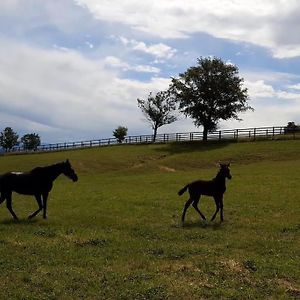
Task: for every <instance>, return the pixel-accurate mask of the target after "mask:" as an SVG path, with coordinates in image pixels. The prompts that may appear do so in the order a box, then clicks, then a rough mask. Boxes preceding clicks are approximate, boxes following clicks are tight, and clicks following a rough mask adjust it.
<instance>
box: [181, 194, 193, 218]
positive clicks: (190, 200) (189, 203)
mask: <svg viewBox="0 0 300 300" xmlns="http://www.w3.org/2000/svg"><path fill="white" fill-rule="evenodd" d="M192 202H193V199H192V198H190V199H189V200H188V201H186V203H185V205H184V208H183V212H182V216H181V222H182V223H183V222H184V218H185V213H186V210H187V209H188V208H189V206H190V205H191V204H192Z"/></svg>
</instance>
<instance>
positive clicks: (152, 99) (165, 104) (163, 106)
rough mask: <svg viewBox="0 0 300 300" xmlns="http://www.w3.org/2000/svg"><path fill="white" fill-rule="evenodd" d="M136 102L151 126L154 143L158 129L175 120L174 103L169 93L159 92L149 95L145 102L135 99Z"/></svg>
mask: <svg viewBox="0 0 300 300" xmlns="http://www.w3.org/2000/svg"><path fill="white" fill-rule="evenodd" d="M137 102H138V107H139V108H140V109H141V110H142V112H143V114H144V116H145V117H146V119H147V121H148V122H149V123H150V124H151V126H152V129H153V141H154V142H155V140H156V135H157V130H158V128H159V127H161V126H163V125H166V124H171V123H173V122H175V121H176V120H177V118H176V116H175V115H174V114H173V112H174V111H175V109H176V105H175V101H174V99H173V97H172V96H171V94H170V93H169V91H161V92H158V93H157V94H156V95H152V93H150V94H149V96H148V98H147V99H146V100H143V99H137Z"/></svg>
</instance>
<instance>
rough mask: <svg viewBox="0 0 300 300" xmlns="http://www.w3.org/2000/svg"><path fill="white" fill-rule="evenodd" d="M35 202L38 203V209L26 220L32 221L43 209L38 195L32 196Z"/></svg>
mask: <svg viewBox="0 0 300 300" xmlns="http://www.w3.org/2000/svg"><path fill="white" fill-rule="evenodd" d="M34 196H35V199H36V202H37V203H38V206H39V209H38V210H36V211H35V212H34V213H32V214H31V215H30V216H29V217H28V219H32V218H33V217H35V216H36V215H37V214H38V213H39V212H40V211H41V210H42V209H43V204H42V198H41V195H40V194H37V195H34Z"/></svg>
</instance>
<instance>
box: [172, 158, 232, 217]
mask: <svg viewBox="0 0 300 300" xmlns="http://www.w3.org/2000/svg"><path fill="white" fill-rule="evenodd" d="M229 166H230V164H220V170H219V172H218V174H217V176H216V177H215V178H214V179H212V180H209V181H205V180H197V181H194V182H192V183H189V184H187V185H186V186H185V187H183V188H182V189H181V190H180V191H179V192H178V195H179V196H181V195H182V194H183V193H184V192H185V191H186V190H187V189H188V190H189V194H190V198H189V199H188V201H187V202H186V204H185V206H184V209H183V213H182V217H181V221H182V222H184V218H185V213H186V210H187V209H188V207H189V206H190V205H191V204H192V203H193V207H194V208H195V210H196V211H197V212H198V213H199V215H200V216H201V218H202V219H203V220H206V219H205V216H204V215H203V214H202V212H201V211H200V209H199V208H198V203H199V200H200V197H201V195H206V196H211V197H213V198H214V200H215V203H216V212H215V213H214V215H213V216H212V218H211V221H213V220H214V219H215V217H216V215H217V213H218V212H219V210H221V222H222V221H223V220H224V217H223V194H224V193H225V191H226V185H225V183H226V178H228V179H231V174H230V169H229Z"/></svg>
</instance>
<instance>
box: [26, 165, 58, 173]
mask: <svg viewBox="0 0 300 300" xmlns="http://www.w3.org/2000/svg"><path fill="white" fill-rule="evenodd" d="M62 164H63V163H56V164H53V165H49V166H44V167H35V168H34V169H32V170H31V171H30V173H40V172H43V171H46V170H49V169H53V168H54V167H58V166H59V165H62Z"/></svg>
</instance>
